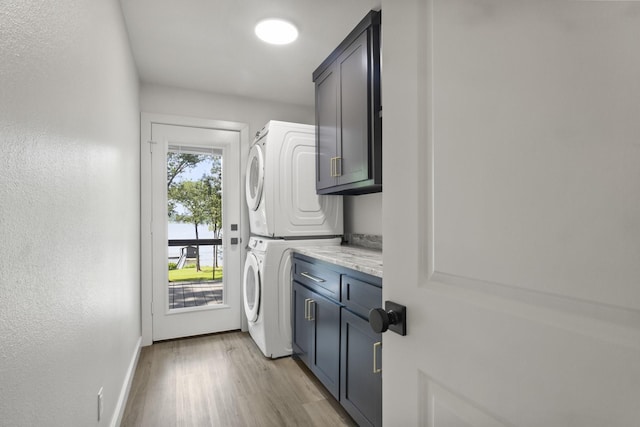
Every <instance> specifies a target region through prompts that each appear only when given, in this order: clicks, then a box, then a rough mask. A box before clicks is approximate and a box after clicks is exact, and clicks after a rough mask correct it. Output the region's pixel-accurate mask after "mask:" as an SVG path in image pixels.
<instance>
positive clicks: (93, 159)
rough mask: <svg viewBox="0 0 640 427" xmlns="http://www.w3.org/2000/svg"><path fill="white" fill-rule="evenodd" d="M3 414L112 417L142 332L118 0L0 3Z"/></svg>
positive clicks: (84, 421) (127, 58)
mask: <svg viewBox="0 0 640 427" xmlns="http://www.w3.org/2000/svg"><path fill="white" fill-rule="evenodd" d="M0 52H1V53H2V55H1V57H2V61H0V141H1V143H0V144H1V145H0V147H1V150H0V201H1V202H0V221H1V223H2V224H1V227H0V242H1V243H0V307H2V308H1V309H0V337H2V342H1V344H0V420H2V421H0V424H2V425H7V426H36V425H37V426H44V425H48V426H80V425H81V426H90V425H97V424H98V423H97V403H96V402H97V392H98V389H99V388H100V387H104V404H105V408H104V416H103V421H102V422H101V423H100V424H101V425H107V424H108V423H109V422H110V421H111V418H112V415H113V414H114V413H115V412H116V404H117V401H118V398H119V395H120V393H121V390H122V386H123V384H124V383H125V378H126V375H127V371H128V369H129V366H130V363H131V361H132V359H133V358H134V357H135V355H136V354H137V353H136V351H137V344H138V340H139V337H140V299H139V293H140V289H139V277H140V267H139V263H140V261H139V235H140V233H139V228H140V226H139V204H140V201H139V196H140V195H139V170H140V169H139V161H140V157H139V148H138V147H139V143H138V138H139V107H138V79H137V76H136V72H135V69H134V65H133V61H132V58H131V54H130V50H129V47H128V41H127V38H126V33H125V29H124V24H123V19H122V14H121V11H120V5H119V2H117V1H116V0H103V1H91V2H80V1H73V0H58V1H55V2H25V1H21V0H5V1H4V2H3V3H2V5H1V6H0Z"/></svg>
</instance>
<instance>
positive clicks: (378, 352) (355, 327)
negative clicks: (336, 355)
mask: <svg viewBox="0 0 640 427" xmlns="http://www.w3.org/2000/svg"><path fill="white" fill-rule="evenodd" d="M341 335H342V343H341V348H340V403H341V404H342V406H343V407H344V408H345V409H346V410H347V412H349V414H350V415H351V416H352V417H353V419H354V420H356V422H357V423H358V425H360V426H380V425H382V368H381V367H382V336H381V334H378V333H375V332H374V331H373V330H372V329H371V326H369V322H368V321H367V320H365V319H363V318H361V317H360V316H357V315H355V314H353V313H351V312H350V311H349V310H347V309H345V308H343V309H342V327H341Z"/></svg>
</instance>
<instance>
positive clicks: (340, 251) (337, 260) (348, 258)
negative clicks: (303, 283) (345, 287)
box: [294, 246, 382, 277]
mask: <svg viewBox="0 0 640 427" xmlns="http://www.w3.org/2000/svg"><path fill="white" fill-rule="evenodd" d="M294 252H297V253H300V254H302V255H307V256H310V257H312V258H316V259H319V260H321V261H325V262H329V263H331V264H336V265H339V266H342V267H347V268H350V269H352V270H356V271H361V272H363V273H367V274H370V275H372V276H377V277H382V251H376V250H372V249H365V248H360V247H357V246H305V247H298V248H295V249H294Z"/></svg>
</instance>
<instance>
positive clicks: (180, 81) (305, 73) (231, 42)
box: [121, 0, 380, 106]
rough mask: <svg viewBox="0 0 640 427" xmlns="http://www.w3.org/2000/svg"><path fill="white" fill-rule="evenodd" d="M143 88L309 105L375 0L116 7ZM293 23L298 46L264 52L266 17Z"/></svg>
mask: <svg viewBox="0 0 640 427" xmlns="http://www.w3.org/2000/svg"><path fill="white" fill-rule="evenodd" d="M121 3H122V9H123V12H124V17H125V21H126V25H127V31H128V32H129V39H130V41H131V48H132V50H133V55H134V57H135V61H136V65H137V67H138V72H139V74H140V79H141V80H142V82H145V83H158V84H163V85H169V86H175V87H181V88H186V89H195V90H201V91H207V92H215V93H223V94H229V95H238V96H245V97H251V98H258V99H266V100H273V101H280V102H288V103H294V104H301V105H307V106H310V105H313V103H314V92H313V82H312V81H311V73H312V72H313V71H314V70H315V69H316V67H318V66H319V65H320V63H321V62H322V61H323V60H324V59H325V58H326V57H327V56H328V55H329V54H330V53H331V52H332V51H333V49H334V48H335V47H336V46H338V44H339V43H340V42H341V41H342V40H343V39H344V38H345V37H346V36H347V34H348V33H349V32H350V31H351V29H353V27H355V25H356V24H357V23H358V22H360V20H361V19H362V18H363V17H364V16H365V15H366V13H367V12H368V11H369V10H371V9H379V8H380V0H121ZM272 17H275V18H283V19H287V20H289V21H291V22H293V23H294V24H295V25H296V26H297V27H298V31H299V32H300V36H299V38H298V40H296V41H295V42H294V43H293V44H291V45H287V46H274V45H268V44H266V43H264V42H262V41H260V40H259V39H258V38H257V37H256V36H255V35H254V33H253V28H254V26H255V24H256V23H257V22H258V21H260V20H262V19H265V18H272Z"/></svg>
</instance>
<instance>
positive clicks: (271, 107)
mask: <svg viewBox="0 0 640 427" xmlns="http://www.w3.org/2000/svg"><path fill="white" fill-rule="evenodd" d="M140 109H141V110H142V111H145V112H147V113H160V114H170V115H177V116H190V117H201V118H205V119H212V120H228V121H232V122H240V123H246V124H248V125H249V133H250V137H251V141H250V142H252V141H253V136H254V135H255V134H256V132H257V131H259V130H260V129H262V126H264V125H265V124H266V123H267V122H268V121H269V120H282V121H286V122H295V123H306V124H313V123H315V110H314V109H313V107H307V106H304V105H295V104H284V103H277V102H272V101H262V100H257V99H251V98H241V97H237V96H231V95H221V94H215V93H208V92H198V91H192V90H186V89H179V88H173V87H168V86H162V85H155V84H143V85H142V87H141V89H140Z"/></svg>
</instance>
